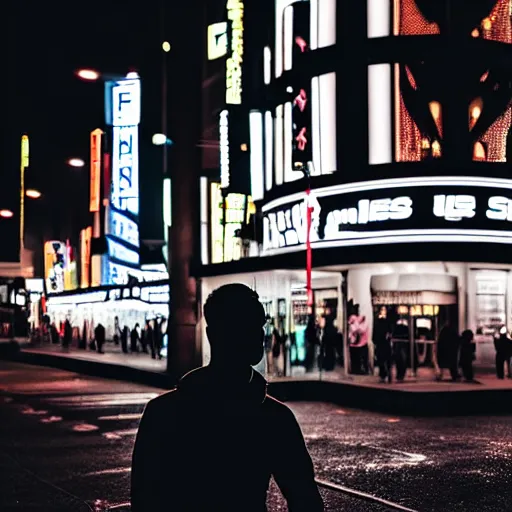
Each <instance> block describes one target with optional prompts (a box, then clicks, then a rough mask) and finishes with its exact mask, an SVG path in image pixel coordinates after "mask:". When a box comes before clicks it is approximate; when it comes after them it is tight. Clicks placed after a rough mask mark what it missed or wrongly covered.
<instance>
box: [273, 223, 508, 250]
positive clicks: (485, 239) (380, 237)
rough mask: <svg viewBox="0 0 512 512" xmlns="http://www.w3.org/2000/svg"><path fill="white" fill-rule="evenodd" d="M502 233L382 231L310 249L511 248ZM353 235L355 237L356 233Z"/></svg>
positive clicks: (476, 231) (426, 230) (450, 230)
mask: <svg viewBox="0 0 512 512" xmlns="http://www.w3.org/2000/svg"><path fill="white" fill-rule="evenodd" d="M501 233H502V234H500V235H497V233H496V231H485V230H467V231H466V230H465V231H461V230H459V229H446V230H444V229H438V230H436V229H424V230H421V229H415V230H414V229H413V230H401V231H398V230H395V231H380V232H377V233H357V236H354V237H353V238H343V239H338V240H327V241H318V242H312V243H311V246H312V247H313V248H315V249H325V248H329V247H349V246H350V247H355V246H366V245H382V244H389V243H393V244H396V243H425V242H445V243H446V242H452V243H453V242H470V243H495V244H512V231H503V232H501ZM351 234H352V235H353V234H354V233H351ZM305 249H306V244H301V245H295V246H292V247H280V248H278V249H267V250H265V251H263V253H264V255H265V256H274V255H277V254H286V253H290V252H299V251H301V250H305Z"/></svg>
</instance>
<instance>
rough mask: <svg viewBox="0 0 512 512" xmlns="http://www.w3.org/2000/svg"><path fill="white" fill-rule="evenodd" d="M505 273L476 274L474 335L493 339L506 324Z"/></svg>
mask: <svg viewBox="0 0 512 512" xmlns="http://www.w3.org/2000/svg"><path fill="white" fill-rule="evenodd" d="M506 290H507V273H506V272H490V271H487V272H486V271H482V272H478V273H477V274H476V335H480V336H485V337H493V336H494V334H495V333H496V332H497V331H498V330H499V329H500V327H502V326H503V325H506V323H507V313H506V311H507V307H506Z"/></svg>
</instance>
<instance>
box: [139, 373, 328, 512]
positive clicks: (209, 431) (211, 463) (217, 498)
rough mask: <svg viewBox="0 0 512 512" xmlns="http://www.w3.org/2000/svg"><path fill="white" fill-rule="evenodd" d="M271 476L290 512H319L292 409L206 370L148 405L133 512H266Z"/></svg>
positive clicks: (256, 383) (254, 384) (256, 385)
mask: <svg viewBox="0 0 512 512" xmlns="http://www.w3.org/2000/svg"><path fill="white" fill-rule="evenodd" d="M271 476H273V477H274V478H275V480H276V482H277V484H278V486H279V487H280V489H281V491H282V493H283V494H284V496H285V498H286V500H287V502H288V508H289V510H290V512H297V511H304V512H305V511H307V512H317V511H323V503H322V499H321V497H320V494H319V492H318V489H317V486H316V484H315V481H314V472H313V464H312V462H311V458H310V456H309V453H308V451H307V449H306V446H305V444H304V439H303V436H302V432H301V430H300V427H299V425H298V423H297V421H296V419H295V417H294V415H293V413H292V412H291V411H290V409H289V408H288V407H287V406H286V405H284V404H282V403H281V402H279V401H277V400H275V399H274V398H272V397H270V396H269V395H267V382H266V381H265V379H264V378H263V377H262V376H261V375H260V374H259V373H258V372H256V371H254V372H253V374H252V377H251V379H250V380H246V381H245V382H239V383H234V382H233V381H230V380H229V379H228V378H227V379H225V380H223V381H222V382H221V381H219V380H218V379H217V378H216V377H215V376H214V375H213V373H212V371H211V369H210V368H209V367H204V368H199V369H197V370H194V371H192V372H190V373H188V374H187V375H185V376H184V377H183V378H182V379H181V380H180V382H179V385H178V387H177V388H176V389H175V390H173V391H170V392H168V393H165V394H163V395H161V396H159V397H157V398H155V399H153V400H151V401H150V402H149V403H148V404H147V406H146V409H145V411H144V414H143V417H142V420H141V423H140V427H139V432H138V435H137V439H136V443H135V449H134V453H133V467H132V512H150V511H151V512H159V511H173V512H182V511H191V512H202V511H211V512H213V511H235V510H236V511H238V512H252V511H254V512H256V511H258V512H262V511H266V510H267V509H266V505H265V502H266V494H267V489H268V486H269V481H270V477H271Z"/></svg>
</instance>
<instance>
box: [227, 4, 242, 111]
mask: <svg viewBox="0 0 512 512" xmlns="http://www.w3.org/2000/svg"><path fill="white" fill-rule="evenodd" d="M226 9H227V11H228V20H230V21H231V56H230V57H229V58H228V60H227V62H226V103H228V104H231V105H240V103H242V62H243V57H244V3H243V2H241V1H239V0H228V1H227V5H226Z"/></svg>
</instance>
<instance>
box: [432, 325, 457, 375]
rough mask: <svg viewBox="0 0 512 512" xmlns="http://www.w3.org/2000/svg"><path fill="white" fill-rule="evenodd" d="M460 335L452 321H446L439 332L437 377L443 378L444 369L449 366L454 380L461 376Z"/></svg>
mask: <svg viewBox="0 0 512 512" xmlns="http://www.w3.org/2000/svg"><path fill="white" fill-rule="evenodd" d="M459 341H460V339H459V335H458V334H457V331H456V330H455V329H454V328H453V326H452V325H451V323H450V322H446V323H445V324H444V326H443V328H442V329H441V331H440V332H439V337H438V340H437V347H436V361H437V368H436V370H437V371H436V373H437V375H436V379H437V380H439V381H441V380H443V370H444V369H445V368H448V369H449V370H450V376H451V378H452V381H453V382H455V381H457V380H458V379H459V378H460V376H459Z"/></svg>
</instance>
